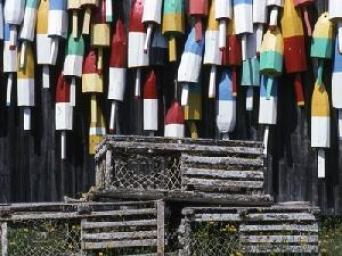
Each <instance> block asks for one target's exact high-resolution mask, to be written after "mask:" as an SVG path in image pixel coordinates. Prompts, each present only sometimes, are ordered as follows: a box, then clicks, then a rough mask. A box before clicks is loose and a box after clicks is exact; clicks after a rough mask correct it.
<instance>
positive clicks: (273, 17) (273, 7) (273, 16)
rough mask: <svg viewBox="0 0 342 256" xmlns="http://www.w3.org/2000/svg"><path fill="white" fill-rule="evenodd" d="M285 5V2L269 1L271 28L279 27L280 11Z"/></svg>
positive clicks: (281, 0) (278, 0)
mask: <svg viewBox="0 0 342 256" xmlns="http://www.w3.org/2000/svg"><path fill="white" fill-rule="evenodd" d="M283 5H284V0H267V7H268V8H269V9H270V17H269V23H268V24H269V25H270V27H271V28H274V27H277V26H278V14H279V9H280V8H282V7H283Z"/></svg>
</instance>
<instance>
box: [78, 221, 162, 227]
mask: <svg viewBox="0 0 342 256" xmlns="http://www.w3.org/2000/svg"><path fill="white" fill-rule="evenodd" d="M132 226H137V227H139V226H157V220H156V219H150V220H130V221H121V222H88V221H84V222H82V228H83V229H95V228H118V227H132Z"/></svg>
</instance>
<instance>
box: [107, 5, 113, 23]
mask: <svg viewBox="0 0 342 256" xmlns="http://www.w3.org/2000/svg"><path fill="white" fill-rule="evenodd" d="M106 22H113V1H112V0H106Z"/></svg>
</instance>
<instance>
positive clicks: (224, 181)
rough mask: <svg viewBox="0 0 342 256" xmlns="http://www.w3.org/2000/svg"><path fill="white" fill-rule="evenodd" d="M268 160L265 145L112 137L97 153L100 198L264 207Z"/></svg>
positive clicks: (104, 142)
mask: <svg viewBox="0 0 342 256" xmlns="http://www.w3.org/2000/svg"><path fill="white" fill-rule="evenodd" d="M264 160H265V159H264V155H263V146H262V144H261V143H260V142H244V141H228V142H225V141H213V140H202V139H200V140H196V141H193V140H189V139H165V138H163V137H154V138H149V137H142V136H111V137H107V138H106V140H105V141H103V142H102V143H101V145H100V146H99V148H98V151H97V154H96V164H97V168H96V169H97V175H96V177H97V182H96V184H97V187H96V195H98V196H100V195H102V196H103V195H105V196H107V197H110V196H113V197H114V198H120V197H121V196H123V197H124V198H129V197H131V198H135V199H136V198H142V199H144V196H145V199H146V198H149V194H151V195H152V196H153V199H166V200H176V201H186V200H188V202H193V201H199V202H203V203H213V202H216V203H217V202H218V201H217V199H218V200H219V201H220V203H224V204H230V205H232V204H234V205H246V204H248V205H253V204H254V205H264V204H265V203H266V202H269V203H271V201H269V198H270V197H269V196H267V195H265V193H264V192H263V191H264V171H265V168H264ZM104 180H105V182H104ZM191 194H192V195H193V196H194V198H191ZM203 195H204V197H203ZM234 195H235V196H239V197H235V199H240V200H236V201H235V202H234V201H233V200H232V199H233V197H232V196H234ZM158 196H159V197H158ZM177 196H178V197H177ZM244 196H245V197H244ZM201 197H202V198H201ZM225 199H227V201H226V202H224V200H225ZM241 199H242V200H241ZM258 199H260V202H258Z"/></svg>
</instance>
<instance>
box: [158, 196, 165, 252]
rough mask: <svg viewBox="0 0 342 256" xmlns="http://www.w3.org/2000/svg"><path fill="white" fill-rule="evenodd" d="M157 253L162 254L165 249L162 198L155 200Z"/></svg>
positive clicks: (163, 204)
mask: <svg viewBox="0 0 342 256" xmlns="http://www.w3.org/2000/svg"><path fill="white" fill-rule="evenodd" d="M157 231H158V236H157V255H158V256H163V255H164V251H165V245H164V239H165V203H164V201H162V200H158V202H157Z"/></svg>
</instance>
